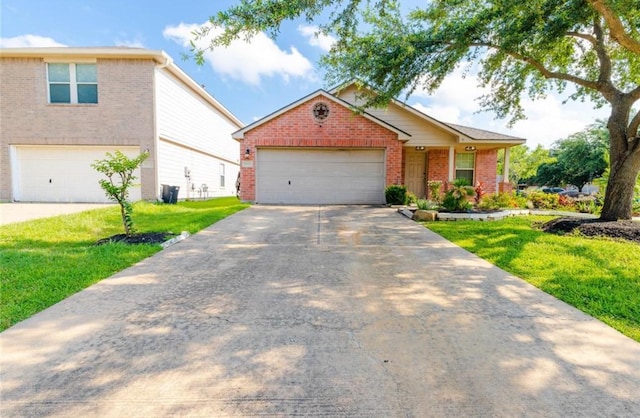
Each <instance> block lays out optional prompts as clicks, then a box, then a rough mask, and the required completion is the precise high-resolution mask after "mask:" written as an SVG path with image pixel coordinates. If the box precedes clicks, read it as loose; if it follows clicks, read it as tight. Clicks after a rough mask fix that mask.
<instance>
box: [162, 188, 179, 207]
mask: <svg viewBox="0 0 640 418" xmlns="http://www.w3.org/2000/svg"><path fill="white" fill-rule="evenodd" d="M179 191H180V186H169V185H168V184H163V185H162V201H163V202H164V203H177V202H178V192H179Z"/></svg>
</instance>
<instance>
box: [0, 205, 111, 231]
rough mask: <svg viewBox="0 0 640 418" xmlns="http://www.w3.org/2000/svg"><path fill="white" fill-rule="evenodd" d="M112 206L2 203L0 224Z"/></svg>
mask: <svg viewBox="0 0 640 418" xmlns="http://www.w3.org/2000/svg"><path fill="white" fill-rule="evenodd" d="M108 206H114V204H113V203H2V204H0V226H2V225H7V224H12V223H17V222H25V221H30V220H32V219H40V218H50V217H52V216H58V215H68V214H70V213H77V212H84V211H85V210H91V209H100V208H105V207H108Z"/></svg>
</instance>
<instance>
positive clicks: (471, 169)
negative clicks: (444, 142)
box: [454, 152, 476, 186]
mask: <svg viewBox="0 0 640 418" xmlns="http://www.w3.org/2000/svg"><path fill="white" fill-rule="evenodd" d="M459 155H472V156H473V167H472V168H466V167H465V168H458V156H459ZM454 168H455V180H457V179H458V171H471V184H470V185H471V186H473V185H474V184H475V181H476V153H475V152H457V153H456V163H455V167H454ZM465 178H466V177H465Z"/></svg>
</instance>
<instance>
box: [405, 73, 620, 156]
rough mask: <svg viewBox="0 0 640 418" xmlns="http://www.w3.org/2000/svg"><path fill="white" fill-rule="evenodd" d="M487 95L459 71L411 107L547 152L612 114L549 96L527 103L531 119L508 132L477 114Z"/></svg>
mask: <svg viewBox="0 0 640 418" xmlns="http://www.w3.org/2000/svg"><path fill="white" fill-rule="evenodd" d="M567 90H569V89H567ZM487 91H488V90H487V89H483V88H480V87H478V83H477V80H476V78H475V77H474V76H473V75H468V76H467V77H463V72H462V71H461V70H456V71H454V72H453V73H452V74H451V75H450V76H449V77H447V78H446V79H445V80H444V82H443V83H442V85H441V86H440V88H439V89H438V90H437V91H436V92H435V93H434V94H432V95H430V94H429V93H427V92H425V91H416V92H415V93H414V94H413V95H412V100H411V105H412V106H413V107H415V108H416V109H418V110H420V111H421V112H424V113H426V114H427V115H429V116H432V117H434V118H436V119H439V120H441V121H443V122H450V123H457V124H461V125H467V126H473V127H475V128H479V129H486V130H489V131H495V132H500V133H504V134H507V135H512V136H516V137H520V138H526V139H527V145H529V146H530V147H536V146H537V145H538V144H542V145H543V146H544V147H547V148H548V147H549V146H551V144H552V143H553V142H554V141H556V140H558V139H562V138H566V137H567V136H569V135H571V134H572V133H575V132H578V131H580V130H582V129H584V128H585V127H586V126H587V125H590V124H592V123H593V122H595V120H596V119H603V118H606V116H607V113H608V110H607V109H606V108H603V109H594V108H593V104H592V103H591V102H589V101H586V102H584V103H583V102H574V101H569V102H567V103H566V104H562V100H563V99H561V98H560V96H559V95H557V94H549V95H548V96H547V97H546V98H544V99H540V100H536V101H532V100H530V99H528V98H526V99H523V100H522V106H523V107H524V112H525V116H526V117H527V119H525V120H523V121H519V122H517V123H516V124H515V125H514V126H513V127H511V128H508V127H507V122H506V121H505V120H500V119H498V120H496V119H495V115H494V114H493V113H488V112H481V113H475V112H478V111H479V110H480V106H479V104H478V102H477V101H476V100H475V99H476V98H478V97H480V96H482V95H483V94H485V93H486V92H487ZM569 94H570V92H569Z"/></svg>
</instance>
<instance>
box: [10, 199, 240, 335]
mask: <svg viewBox="0 0 640 418" xmlns="http://www.w3.org/2000/svg"><path fill="white" fill-rule="evenodd" d="M247 206H248V205H246V204H242V203H240V202H239V201H238V199H236V198H235V197H230V198H219V199H212V200H206V201H193V202H180V203H178V204H176V205H162V204H153V203H147V202H138V203H136V204H135V206H134V215H133V216H134V221H135V224H136V227H137V229H138V231H139V232H152V231H157V232H169V231H170V232H173V233H174V234H180V233H181V232H182V231H188V232H189V233H192V234H193V233H195V232H198V231H199V230H201V229H203V228H206V227H208V226H209V225H211V224H213V223H215V222H217V221H219V220H221V219H223V218H225V217H227V216H229V215H232V214H234V213H236V212H238V211H240V210H242V209H244V208H246V207H247ZM122 232H123V229H122V220H121V218H120V213H119V208H118V207H115V206H114V207H112V208H106V209H96V210H91V211H88V212H82V213H79V214H74V215H65V216H58V217H55V218H48V219H38V220H34V221H29V222H23V223H18V224H10V225H6V226H2V227H0V331H1V330H4V329H6V328H8V327H10V326H11V325H13V324H15V323H17V322H19V321H21V320H23V319H26V318H28V317H30V316H31V315H33V314H35V313H37V312H39V311H41V310H43V309H46V308H48V307H49V306H51V305H53V304H55V303H57V302H59V301H61V300H63V299H64V298H66V297H68V296H70V295H72V294H74V293H76V292H78V291H80V290H82V289H84V288H86V287H88V286H90V285H92V284H94V283H96V282H98V281H100V280H102V279H104V278H107V277H109V276H111V275H112V274H114V273H116V272H118V271H121V270H123V269H125V268H127V267H129V266H131V265H132V264H135V263H137V262H138V261H140V260H142V259H144V258H146V257H149V256H150V255H152V254H155V253H156V252H158V251H160V250H161V247H160V245H152V244H139V245H127V244H122V243H110V244H106V245H99V246H96V245H94V244H95V242H96V241H98V240H99V239H101V238H106V237H110V236H112V235H115V234H120V233H122Z"/></svg>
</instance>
